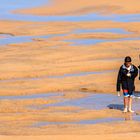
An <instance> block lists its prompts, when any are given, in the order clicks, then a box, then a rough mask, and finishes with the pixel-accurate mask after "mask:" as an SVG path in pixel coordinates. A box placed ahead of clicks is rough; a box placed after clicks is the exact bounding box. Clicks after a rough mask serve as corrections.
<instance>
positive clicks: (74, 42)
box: [65, 37, 140, 46]
mask: <svg viewBox="0 0 140 140" xmlns="http://www.w3.org/2000/svg"><path fill="white" fill-rule="evenodd" d="M133 40H140V37H135V38H120V39H96V38H90V39H87V38H82V39H69V40H65V41H66V42H70V43H71V46H79V45H80V46H84V45H85V46H87V45H95V44H97V43H105V42H120V41H133Z"/></svg>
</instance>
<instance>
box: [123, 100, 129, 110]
mask: <svg viewBox="0 0 140 140" xmlns="http://www.w3.org/2000/svg"><path fill="white" fill-rule="evenodd" d="M127 107H128V97H124V111H123V112H127Z"/></svg>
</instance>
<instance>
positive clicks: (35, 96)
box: [0, 93, 63, 100]
mask: <svg viewBox="0 0 140 140" xmlns="http://www.w3.org/2000/svg"><path fill="white" fill-rule="evenodd" d="M58 95H59V96H62V95H63V94H62V93H39V94H37V93H36V94H30V95H11V96H10V95H9V96H8V95H7V96H0V100H5V99H6V100H27V99H38V98H42V99H44V98H46V99H47V98H49V97H53V96H54V97H55V96H58Z"/></svg>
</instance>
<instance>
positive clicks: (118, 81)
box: [116, 68, 122, 96]
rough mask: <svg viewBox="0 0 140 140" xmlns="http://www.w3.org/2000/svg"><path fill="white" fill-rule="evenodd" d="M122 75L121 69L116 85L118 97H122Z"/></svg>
mask: <svg viewBox="0 0 140 140" xmlns="http://www.w3.org/2000/svg"><path fill="white" fill-rule="evenodd" d="M121 75H122V74H121V68H120V70H119V72H118V77H117V85H116V90H117V93H118V96H119V95H120V86H121V81H122V80H121V77H122V76H121Z"/></svg>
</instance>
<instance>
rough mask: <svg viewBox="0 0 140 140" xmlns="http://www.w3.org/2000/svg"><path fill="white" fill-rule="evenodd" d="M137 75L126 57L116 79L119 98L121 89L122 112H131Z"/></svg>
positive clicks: (133, 66)
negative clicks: (122, 99) (122, 96)
mask: <svg viewBox="0 0 140 140" xmlns="http://www.w3.org/2000/svg"><path fill="white" fill-rule="evenodd" d="M137 75H138V69H137V67H136V66H135V65H133V64H132V59H131V57H130V56H126V57H125V59H124V64H123V65H122V66H121V67H120V70H119V73H118V78H117V86H116V89H117V94H118V96H120V89H121V87H122V90H123V95H124V110H123V112H131V113H133V112H134V111H133V110H132V97H133V93H134V91H135V84H134V82H135V78H136V77H137Z"/></svg>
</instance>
